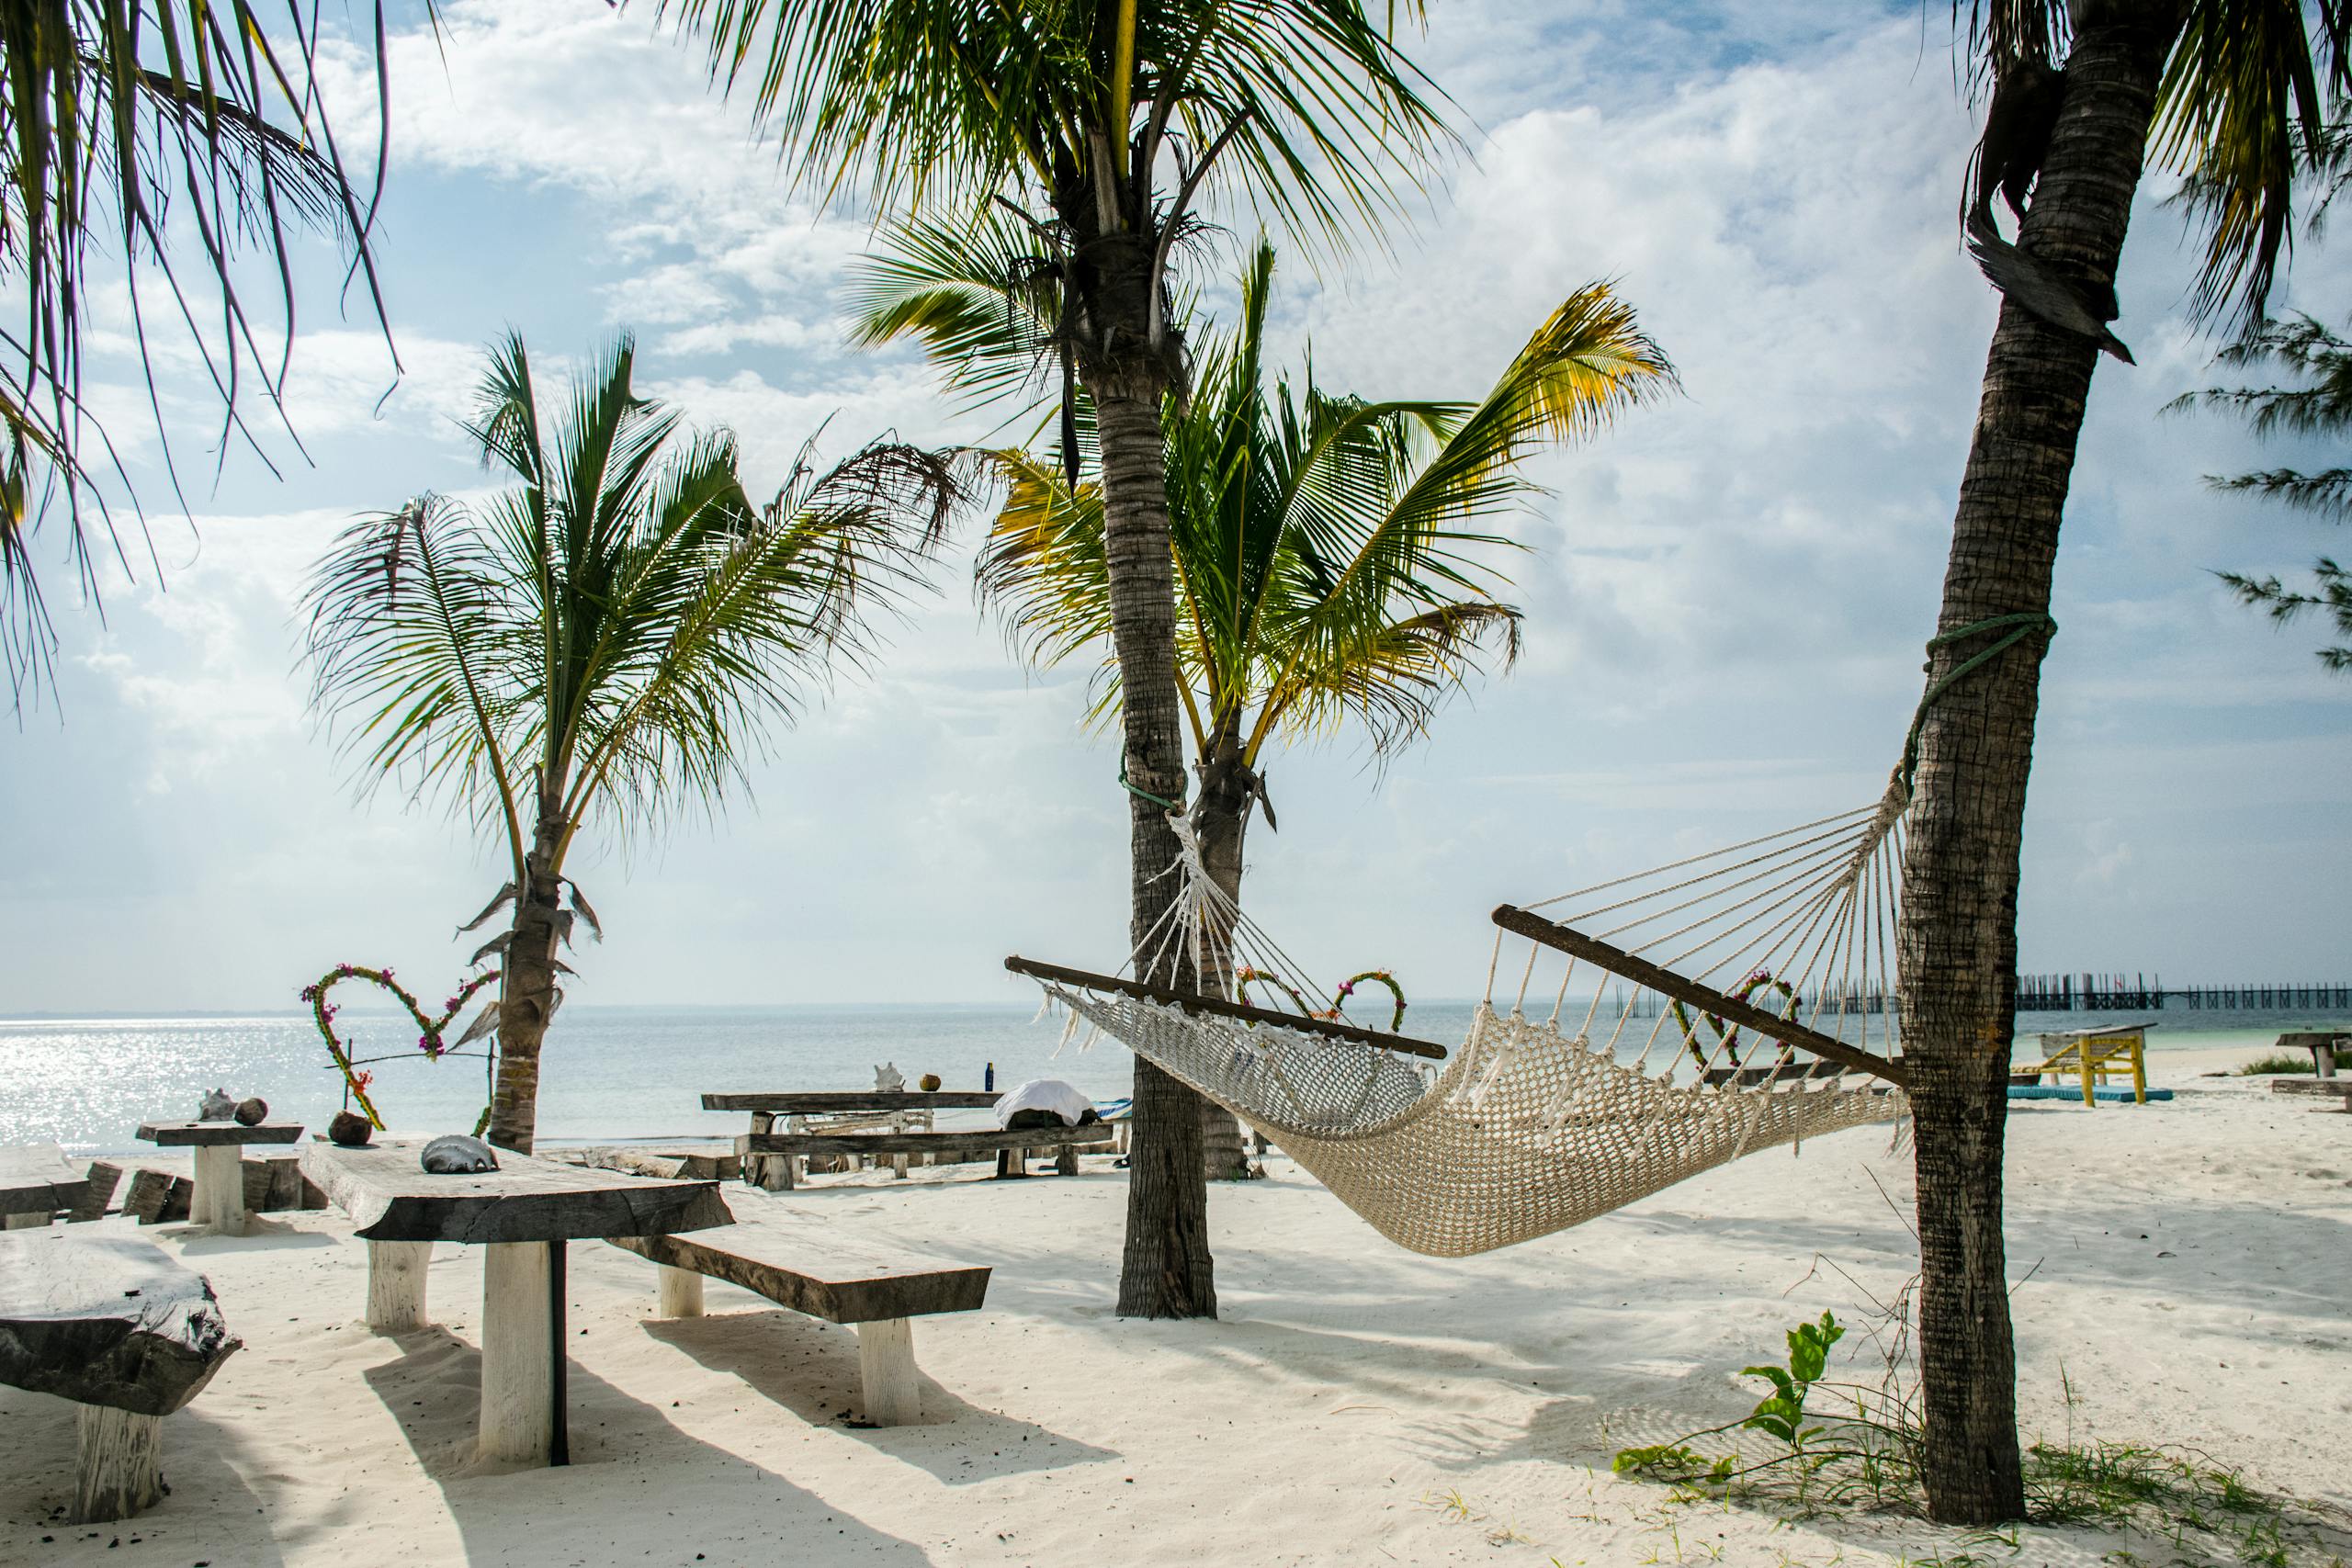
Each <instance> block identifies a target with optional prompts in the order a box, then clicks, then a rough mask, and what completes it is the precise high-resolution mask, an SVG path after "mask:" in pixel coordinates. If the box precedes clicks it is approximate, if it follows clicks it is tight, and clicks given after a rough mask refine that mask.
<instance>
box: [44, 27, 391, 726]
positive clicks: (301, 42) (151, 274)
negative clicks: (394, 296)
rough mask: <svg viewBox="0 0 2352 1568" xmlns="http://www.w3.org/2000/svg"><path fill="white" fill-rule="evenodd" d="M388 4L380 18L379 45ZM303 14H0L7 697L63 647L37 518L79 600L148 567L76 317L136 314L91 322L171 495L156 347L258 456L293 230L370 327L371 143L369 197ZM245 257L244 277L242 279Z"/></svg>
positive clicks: (222, 440) (287, 292) (319, 40)
mask: <svg viewBox="0 0 2352 1568" xmlns="http://www.w3.org/2000/svg"><path fill="white" fill-rule="evenodd" d="M383 12H384V8H383V6H381V5H380V4H379V5H378V6H376V7H375V8H374V17H375V31H374V37H375V39H377V40H378V43H379V45H380V42H381V39H382V38H383V28H384V14H383ZM318 21H319V17H318V16H317V14H316V13H315V12H308V11H305V10H304V9H302V8H301V7H300V6H297V7H294V8H292V9H289V10H286V11H278V10H276V9H275V8H273V7H269V6H261V5H258V4H255V3H254V0H208V3H201V4H199V3H198V0H139V3H137V4H130V5H123V4H117V3H115V0H51V3H49V4H43V5H17V6H0V79H4V80H5V86H6V90H5V91H0V175H4V176H5V188H6V198H5V204H0V289H4V290H5V292H6V298H7V300H8V308H10V309H12V310H15V311H16V313H17V326H16V328H15V329H14V330H13V331H12V332H7V333H0V667H5V668H6V672H7V676H8V680H9V685H10V690H11V692H12V694H13V695H14V697H15V699H16V701H17V704H18V705H22V704H23V703H24V702H25V701H26V700H27V698H28V696H37V694H38V693H39V692H40V688H41V685H42V684H43V682H46V681H47V680H48V679H49V677H50V674H51V659H52V657H53V655H54V653H55V651H56V647H57V637H56V631H55V627H54V625H53V623H52V621H51V616H50V614H49V609H48V604H47V600H46V597H45V595H44V592H43V588H42V572H41V570H40V561H39V559H38V558H37V557H36V554H35V552H34V549H33V537H34V535H35V534H36V532H38V531H39V530H40V527H41V525H42V524H43V522H44V521H45V520H46V519H47V518H49V517H50V516H51V515H52V514H62V525H63V528H64V550H63V554H64V556H65V558H66V559H67V562H68V564H69V565H70V567H71V569H72V572H73V575H74V579H75V581H76V584H77V586H78V587H79V588H80V590H81V591H82V593H83V596H84V597H85V599H87V600H88V601H90V602H91V603H93V604H96V602H97V597H98V582H99V573H100V570H101V569H102V567H103V566H104V565H105V564H106V563H107V562H109V561H110V562H112V563H113V564H114V565H115V566H117V567H118V568H119V569H120V570H123V571H124V572H126V573H128V572H130V571H132V570H135V569H134V565H133V562H134V560H135V558H136V557H137V556H138V555H140V554H142V553H143V554H145V555H146V556H147V558H148V563H149V565H150V566H151V567H153V568H155V569H156V570H160V568H161V561H160V558H158V557H157V556H156V554H155V552H154V551H153V549H152V548H150V547H147V546H146V545H145V542H144V535H143V519H141V517H140V516H139V514H138V513H137V508H136V504H135V502H133V503H132V504H131V505H130V511H131V512H132V513H133V520H132V522H131V523H130V525H119V523H120V521H121V520H120V518H119V514H118V513H117V511H116V510H115V508H114V507H113V506H110V505H109V502H108V499H107V483H106V481H107V480H112V481H119V485H118V487H117V491H116V502H117V504H119V503H120V502H122V501H123V500H124V499H125V496H124V493H123V492H124V491H128V489H129V482H128V477H127V475H126V473H125V469H124V467H123V462H122V458H121V454H120V453H119V450H118V448H117V446H116V444H115V443H114V442H113V441H112V440H111V439H110V438H109V434H108V430H107V422H106V420H105V419H104V418H103V417H101V414H100V412H99V409H100V408H101V407H102V406H103V403H104V400H103V399H98V398H89V399H85V391H92V392H94V391H96V389H95V388H92V387H88V386H86V385H85V372H84V348H85V342H86V340H87V329H88V328H89V326H90V323H91V320H92V317H91V312H92V311H93V310H99V311H101V312H105V311H109V310H112V309H114V308H115V301H116V300H117V299H118V298H119V299H120V301H121V303H122V306H123V307H124V308H125V309H127V310H128V313H129V321H128V322H127V323H119V322H115V321H106V322H103V323H102V324H103V325H104V327H105V328H106V329H107V331H108V332H125V331H127V332H128V333H129V335H130V339H131V341H132V344H133V345H134V346H135V347H136V349H137V352H138V355H139V357H140V365H141V371H142V373H143V375H144V378H145V379H146V381H147V384H148V400H149V406H150V408H151V410H152V411H153V416H154V421H155V429H156V434H157V435H158V436H159V437H160V445H161V455H162V459H163V463H164V469H165V473H166V477H167V478H168V479H169V481H170V484H171V487H172V488H173V490H174V491H177V490H178V487H179V479H178V475H177V473H176V472H175V471H174V470H173V457H172V453H173V445H172V441H171V431H170V429H169V428H168V426H167V425H166V423H165V422H164V415H163V410H164V400H163V399H162V396H161V395H160V394H159V393H158V392H157V391H156V390H155V374H156V363H157V361H156V358H155V357H154V355H153V349H154V348H155V346H156V344H157V341H158V339H159V338H160V339H161V340H162V342H163V343H164V345H165V357H164V363H166V364H169V363H171V362H173V361H174V360H175V359H177V358H178V357H179V356H180V355H183V354H188V355H193V356H194V358H195V360H196V362H197V368H198V370H199V372H200V374H201V377H202V378H203V379H204V380H206V381H208V382H209V384H210V386H211V388H212V389H213V391H214V393H215V394H216V395H217V396H218V398H219V400H220V430H219V433H218V435H217V437H216V439H217V443H218V446H219V447H220V452H221V454H222V456H223V457H225V455H226V450H227V448H228V446H230V445H231V444H232V442H237V443H243V444H247V445H251V444H252V443H253V433H252V432H251V431H250V430H248V429H247V427H246V424H245V414H246V411H247V409H248V408H249V407H251V406H252V404H253V402H254V399H255V398H256V397H258V398H259V399H260V400H261V401H262V402H264V403H265V404H266V405H267V406H268V408H269V409H270V410H271V411H272V412H274V413H278V414H280V415H281V416H282V413H283V408H282V405H281V403H280V401H279V399H280V395H281V393H282V392H283V390H284V388H285V381H286V373H287V368H288V359H289V356H290V355H291V353H292V349H293V339H294V333H293V319H294V298H295V287H294V278H295V276H296V273H297V270H298V268H297V265H296V258H297V254H298V251H299V246H298V244H297V238H296V237H297V236H298V235H299V234H300V233H301V232H302V231H306V230H308V231H315V232H318V233H320V234H322V235H326V236H328V237H330V238H331V239H332V240H333V241H334V243H336V244H337V245H339V246H340V247H341V249H342V252H343V254H344V256H345V262H346V264H347V271H346V274H345V277H346V281H349V282H356V284H357V285H358V290H357V291H358V292H359V293H361V294H362V295H363V296H364V297H365V299H366V300H367V302H368V305H369V307H370V308H371V309H372V310H374V312H375V314H376V317H377V319H378V321H379V322H381V321H383V301H382V298H381V296H380V294H379V292H378V289H377V286H376V263H375V254H374V250H373V237H374V229H373V219H374V215H375V201H376V197H377V196H378V195H379V194H380V191H381V184H380V180H381V176H382V173H383V170H382V166H381V162H380V157H381V153H382V151H383V150H382V149H381V148H380V147H378V148H376V149H375V151H376V152H378V154H379V164H378V167H377V170H376V175H377V180H378V183H377V184H376V186H374V187H373V188H371V189H362V188H361V182H360V181H357V180H355V178H354V177H353V175H352V174H351V172H350V171H349V169H348V168H347V166H346V165H345V162H344V158H343V154H342V152H341V151H340V149H339V145H338V143H337V141H336V137H335V130H334V119H333V118H332V117H331V116H330V114H329V112H328V104H329V97H330V96H329V95H325V94H322V93H321V92H320V91H319V87H318V81H317V73H316V69H315V68H316V66H317V63H318V59H319V56H320V53H321V52H322V51H332V50H334V49H337V48H341V47H342V46H343V43H344V40H343V39H339V38H334V37H332V36H330V35H329V34H326V33H324V32H322V30H321V29H320V28H319V27H318V25H317V24H318ZM378 86H379V95H380V94H381V93H382V92H383V91H384V88H385V79H384V78H383V77H382V76H381V75H380V74H379V77H378ZM378 107H379V109H381V108H382V107H383V105H382V102H381V101H380V99H379V106H378ZM249 259H250V260H251V261H254V262H258V263H259V264H260V265H258V266H256V267H254V268H253V269H252V274H253V275H252V276H247V270H248V267H247V263H248V261H249ZM272 297H274V305H272V304H266V303H265V301H266V300H269V299H271V298H272ZM273 315H275V316H276V317H277V320H278V322H279V326H280V332H279V336H280V338H281V341H280V342H279V343H277V344H270V343H269V342H268V339H269V337H270V336H271V335H272V333H271V320H270V318H271V317H272V316H273ZM388 344H389V338H388ZM392 362H393V364H394V365H395V366H397V364H398V359H397V356H396V355H395V356H394V358H393V361H392ZM254 449H255V450H256V451H258V450H259V448H258V446H255V448H254ZM183 510H185V508H184V507H183Z"/></svg>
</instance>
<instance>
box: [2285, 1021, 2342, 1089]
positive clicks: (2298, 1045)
mask: <svg viewBox="0 0 2352 1568" xmlns="http://www.w3.org/2000/svg"><path fill="white" fill-rule="evenodd" d="M2278 1048H2279V1049H2280V1050H2282V1051H2309V1052H2310V1053H2311V1054H2312V1072H2314V1073H2316V1074H2318V1075H2319V1076H2320V1077H2324V1078H2332V1077H2335V1054H2336V1053H2337V1052H2338V1051H2343V1050H2352V1034H2344V1033H2335V1032H2313V1031H2310V1030H2294V1031H2290V1032H2288V1033H2285V1034H2281V1035H2280V1036H2279V1037H2278Z"/></svg>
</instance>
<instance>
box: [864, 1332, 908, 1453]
mask: <svg viewBox="0 0 2352 1568" xmlns="http://www.w3.org/2000/svg"><path fill="white" fill-rule="evenodd" d="M857 1370H858V1372H859V1374H860V1376H861V1377H862V1378H863V1380H864V1382H865V1418H866V1419H867V1420H868V1421H871V1422H873V1423H874V1424H875V1425H876V1426H877V1427H909V1426H912V1425H913V1424H914V1423H915V1422H917V1421H920V1420H922V1392H921V1390H920V1389H919V1388H918V1387H917V1385H916V1382H915V1325H914V1320H913V1319H911V1318H904V1317H886V1318H880V1319H877V1320H876V1321H874V1322H872V1323H861V1324H859V1325H857Z"/></svg>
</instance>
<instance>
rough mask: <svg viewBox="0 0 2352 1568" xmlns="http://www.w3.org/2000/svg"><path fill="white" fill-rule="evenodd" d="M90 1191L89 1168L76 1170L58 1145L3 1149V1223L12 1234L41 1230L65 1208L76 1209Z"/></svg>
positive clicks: (0, 1216)
mask: <svg viewBox="0 0 2352 1568" xmlns="http://www.w3.org/2000/svg"><path fill="white" fill-rule="evenodd" d="M89 1190H90V1173H89V1169H88V1168H87V1167H81V1168H76V1167H75V1166H74V1165H73V1164H72V1163H71V1162H69V1161H68V1160H67V1159H66V1157H65V1151H64V1150H63V1149H61V1148H59V1147H58V1146H57V1145H55V1144H15V1145H9V1146H7V1147H6V1148H0V1223H5V1224H6V1227H7V1228H8V1229H9V1230H12V1231H22V1230H40V1229H42V1228H43V1227H45V1226H47V1225H48V1224H49V1222H50V1221H51V1219H52V1218H54V1217H55V1216H56V1214H57V1212H58V1211H59V1210H61V1209H76V1208H79V1207H81V1205H82V1201H83V1199H84V1198H85V1197H86V1196H87V1195H88V1193H89Z"/></svg>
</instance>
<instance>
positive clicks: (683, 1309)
mask: <svg viewBox="0 0 2352 1568" xmlns="http://www.w3.org/2000/svg"><path fill="white" fill-rule="evenodd" d="M653 1268H654V1271H655V1273H656V1275H657V1276H658V1282H657V1283H656V1284H655V1286H654V1294H655V1302H654V1310H655V1312H656V1313H658V1314H660V1315H661V1316H662V1317H700V1316H701V1315H702V1276H701V1275H699V1274H697V1273H695V1271H694V1270H693V1269H673V1268H671V1267H670V1266H669V1265H668V1264H667V1263H657V1264H655V1265H654V1266H653Z"/></svg>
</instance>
